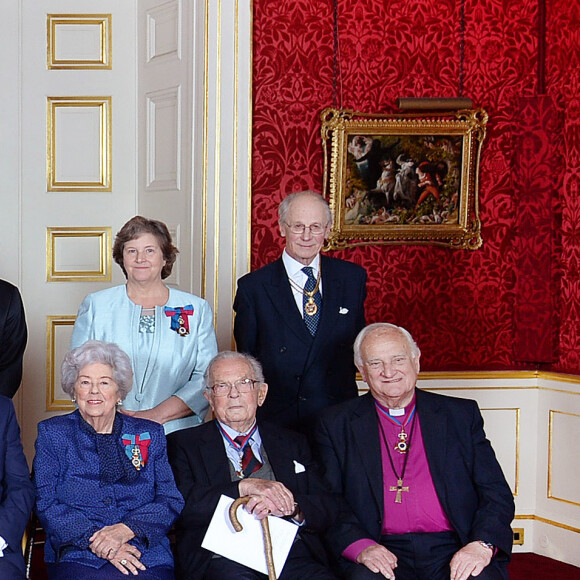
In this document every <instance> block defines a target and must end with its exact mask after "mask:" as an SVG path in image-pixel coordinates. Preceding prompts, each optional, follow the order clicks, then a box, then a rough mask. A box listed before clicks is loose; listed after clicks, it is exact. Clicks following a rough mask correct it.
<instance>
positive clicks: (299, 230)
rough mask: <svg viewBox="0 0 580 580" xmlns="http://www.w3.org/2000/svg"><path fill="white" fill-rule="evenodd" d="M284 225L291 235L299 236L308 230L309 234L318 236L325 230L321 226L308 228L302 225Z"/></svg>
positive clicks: (315, 225)
mask: <svg viewBox="0 0 580 580" xmlns="http://www.w3.org/2000/svg"><path fill="white" fill-rule="evenodd" d="M284 223H285V224H286V225H287V226H288V229H289V230H290V231H291V232H292V233H293V234H300V235H301V234H303V233H304V232H305V231H306V230H310V233H311V234H312V235H313V236H319V235H320V234H322V233H323V232H324V230H325V229H326V226H323V225H322V224H312V225H309V226H305V225H304V224H289V223H288V222H284Z"/></svg>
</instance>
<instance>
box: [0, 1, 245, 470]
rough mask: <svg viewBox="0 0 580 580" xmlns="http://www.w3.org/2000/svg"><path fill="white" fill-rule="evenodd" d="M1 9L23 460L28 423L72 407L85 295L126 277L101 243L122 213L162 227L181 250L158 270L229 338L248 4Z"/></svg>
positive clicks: (5, 227) (5, 263) (6, 260)
mask: <svg viewBox="0 0 580 580" xmlns="http://www.w3.org/2000/svg"><path fill="white" fill-rule="evenodd" d="M3 8H4V10H3V23H2V34H0V56H1V58H0V81H1V82H2V90H1V91H0V201H1V202H2V203H1V206H0V207H1V208H2V209H1V211H0V248H1V252H0V277H1V278H4V279H6V280H9V281H11V282H13V283H14V284H16V285H17V286H18V287H19V288H20V290H21V293H22V297H23V300H24V304H25V309H26V315H27V322H28V328H29V342H28V348H27V351H26V355H25V371H24V379H23V385H22V387H21V389H20V391H19V393H18V395H17V397H16V399H15V402H16V406H17V410H18V415H19V418H20V422H21V426H22V434H23V443H24V447H25V451H26V454H27V456H28V458H29V459H31V458H32V456H33V444H34V440H35V438H36V425H37V423H38V421H40V420H42V419H45V418H47V417H50V416H51V415H53V414H55V413H62V412H64V411H67V410H68V409H71V408H72V407H71V405H70V401H68V400H67V397H66V395H65V394H64V393H63V392H62V391H61V389H60V380H59V379H60V373H59V367H60V363H61V361H62V357H63V355H64V353H65V352H66V350H67V349H68V343H69V338H70V332H71V329H72V324H73V322H74V316H75V314H76V311H77V308H78V305H79V304H80V302H81V300H82V299H83V297H84V296H85V295H86V294H88V293H90V292H95V291H97V290H101V289H104V288H106V287H108V286H111V285H115V284H120V283H123V282H124V277H123V274H122V272H121V270H120V269H119V268H118V266H116V265H115V264H113V263H112V260H111V244H112V241H113V238H114V235H115V233H116V232H117V231H118V230H119V228H120V227H121V226H122V225H123V223H125V221H127V220H128V219H129V218H130V217H132V216H133V215H135V214H137V213H139V214H142V215H146V216H148V217H152V218H155V219H160V220H163V221H164V222H166V223H167V224H168V226H169V228H170V230H171V231H172V233H173V234H174V236H175V239H176V242H177V245H178V247H179V249H180V257H179V259H178V262H177V264H176V268H175V270H174V274H172V276H171V278H170V279H169V280H168V282H169V283H171V284H175V285H178V286H179V287H181V288H183V289H185V290H189V291H193V292H194V293H197V294H200V295H202V296H204V297H206V298H207V299H208V300H209V301H210V304H212V306H213V307H214V313H215V320H216V327H217V329H218V339H219V341H220V345H221V346H222V348H225V347H231V323H232V313H231V303H232V299H233V292H234V290H235V281H236V278H237V277H238V276H239V275H241V274H243V273H244V272H245V271H247V267H248V247H247V240H248V228H249V225H248V210H249V195H250V192H249V167H250V160H249V157H250V156H249V144H250V128H249V127H250V111H251V106H250V95H251V91H250V88H251V87H250V74H251V55H250V50H251V43H250V31H251V3H250V0H244V1H238V0H216V1H215V2H214V1H213V0H212V1H210V0H139V1H137V0H122V1H118V0H98V1H97V0H46V1H45V2H42V3H39V2H37V0H20V1H18V2H5V3H4V4H3ZM114 315H115V313H114V312H111V313H110V316H114Z"/></svg>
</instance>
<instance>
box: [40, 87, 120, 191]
mask: <svg viewBox="0 0 580 580" xmlns="http://www.w3.org/2000/svg"><path fill="white" fill-rule="evenodd" d="M46 106H47V112H46V117H47V118H46V129H47V130H46V140H47V143H46V148H47V155H46V165H47V167H46V179H47V184H46V187H47V191H111V190H112V169H111V166H112V156H113V145H112V119H111V116H112V112H111V108H112V98H111V97H48V98H47V100H46ZM75 107H83V108H89V107H92V108H95V109H97V110H98V114H99V150H98V152H97V154H98V156H99V160H98V163H99V180H98V181H58V180H57V177H56V175H55V173H56V155H57V134H56V133H57V122H56V110H57V109H58V108H75Z"/></svg>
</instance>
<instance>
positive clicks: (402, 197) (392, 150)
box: [321, 108, 488, 250]
mask: <svg viewBox="0 0 580 580" xmlns="http://www.w3.org/2000/svg"><path fill="white" fill-rule="evenodd" d="M487 120H488V115H487V113H486V112H485V111H484V110H483V109H464V110H458V111H451V112H445V113H443V114H433V113H431V114H429V113H421V114H393V115H369V114H366V113H358V112H355V111H351V110H347V109H333V108H327V109H324V111H322V113H321V123H322V124H321V137H322V147H323V153H324V176H323V180H324V183H323V194H324V196H325V197H326V198H327V199H328V200H329V203H330V207H331V210H332V214H333V224H332V228H331V233H330V236H329V238H328V240H327V244H326V249H341V248H345V247H351V246H358V245H365V244H434V245H440V246H447V247H451V248H456V249H469V250H476V249H477V248H479V247H481V245H482V238H481V223H480V219H479V200H478V186H479V160H480V154H481V147H482V144H483V141H484V139H485V133H486V126H487Z"/></svg>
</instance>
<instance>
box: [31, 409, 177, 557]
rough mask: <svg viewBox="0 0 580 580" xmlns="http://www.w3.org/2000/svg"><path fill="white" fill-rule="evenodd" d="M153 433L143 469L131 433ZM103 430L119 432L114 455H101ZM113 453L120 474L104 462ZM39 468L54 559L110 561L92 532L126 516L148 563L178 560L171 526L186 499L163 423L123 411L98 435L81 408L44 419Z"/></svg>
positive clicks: (42, 512)
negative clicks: (136, 462) (130, 452)
mask: <svg viewBox="0 0 580 580" xmlns="http://www.w3.org/2000/svg"><path fill="white" fill-rule="evenodd" d="M146 433H148V434H149V435H150V437H151V442H150V444H149V446H148V447H147V454H148V457H147V461H146V463H145V465H144V466H143V467H142V468H141V470H140V471H139V472H138V474H136V475H135V473H134V472H133V471H132V470H134V469H135V468H134V467H133V466H132V464H131V460H130V459H129V457H128V456H127V455H126V454H125V451H126V446H125V444H124V443H123V435H133V436H134V435H145V434H146ZM98 437H113V438H114V439H113V441H112V445H113V447H112V448H111V449H112V451H113V452H112V453H109V456H112V457H108V456H103V453H101V459H99V453H98V443H97V438H98ZM142 438H144V437H142ZM115 439H116V440H117V441H115ZM115 450H116V451H117V453H115ZM109 459H111V460H115V461H117V465H120V467H121V469H118V470H113V474H117V473H118V476H117V475H115V478H116V481H111V482H109V481H106V480H105V478H104V477H103V468H104V466H103V463H107V462H108V461H109ZM109 467H110V466H109ZM105 468H106V466H105ZM33 472H34V482H35V484H36V491H37V502H36V510H37V513H38V517H39V519H40V522H41V523H42V525H43V527H44V529H45V530H46V535H47V541H46V546H45V559H46V561H47V562H51V563H55V562H77V563H79V564H84V565H88V566H92V567H94V568H100V567H101V566H103V565H105V563H106V562H107V561H106V560H104V559H102V558H99V557H97V556H95V555H94V554H93V553H92V552H91V551H90V550H89V544H90V542H89V538H90V537H91V536H92V534H93V533H95V532H96V531H97V530H99V529H101V528H103V527H104V526H109V525H113V524H116V523H119V522H122V523H124V524H126V525H127V526H128V527H129V528H131V530H132V531H133V532H134V533H135V536H136V537H135V538H134V539H133V540H131V542H130V543H132V544H134V545H135V546H136V547H137V548H138V549H139V550H140V551H141V553H142V556H141V562H143V564H144V565H145V566H146V567H151V566H160V565H169V566H172V565H173V557H172V554H171V550H170V547H169V540H168V538H167V532H168V531H169V529H170V528H171V526H172V524H173V522H174V521H175V519H176V518H177V516H178V515H179V513H180V512H181V510H182V508H183V505H184V502H183V498H182V497H181V495H180V493H179V491H178V490H177V487H176V486H175V481H174V479H173V474H172V472H171V468H170V467H169V463H168V460H167V452H166V441H165V434H164V431H163V427H162V426H161V425H159V424H157V423H154V422H152V421H148V420H145V419H137V418H134V417H129V416H127V415H123V414H121V413H118V414H117V416H116V419H115V426H114V428H113V435H109V436H108V435H97V434H96V433H95V432H94V430H92V428H91V427H89V426H88V424H87V423H86V422H85V421H84V420H83V418H82V417H81V415H80V413H79V412H78V411H75V412H74V413H70V414H69V415H63V416H60V417H53V418H51V419H47V420H46V421H42V422H41V423H39V424H38V438H37V440H36V457H35V458H34V468H33ZM110 472H111V470H109V473H110ZM127 474H128V475H129V476H131V479H132V480H131V481H129V480H128V477H127Z"/></svg>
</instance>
